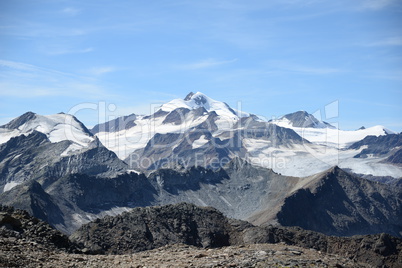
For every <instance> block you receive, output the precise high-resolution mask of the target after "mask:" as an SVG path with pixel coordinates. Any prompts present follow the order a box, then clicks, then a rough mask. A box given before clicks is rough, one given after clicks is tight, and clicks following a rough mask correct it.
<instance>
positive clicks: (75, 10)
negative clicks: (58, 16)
mask: <svg viewBox="0 0 402 268" xmlns="http://www.w3.org/2000/svg"><path fill="white" fill-rule="evenodd" d="M61 12H62V13H64V14H66V15H69V16H77V15H78V14H79V13H80V12H81V9H78V8H74V7H66V8H64V9H63V10H62V11H61Z"/></svg>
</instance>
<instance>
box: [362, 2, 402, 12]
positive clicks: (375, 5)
mask: <svg viewBox="0 0 402 268" xmlns="http://www.w3.org/2000/svg"><path fill="white" fill-rule="evenodd" d="M397 1H398V0H364V1H362V2H361V3H362V4H361V9H368V10H380V9H383V8H386V7H389V6H392V5H393V4H395V3H396V2H397Z"/></svg>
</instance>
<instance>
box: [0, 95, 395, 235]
mask: <svg viewBox="0 0 402 268" xmlns="http://www.w3.org/2000/svg"><path fill="white" fill-rule="evenodd" d="M401 135H402V134H397V133H393V132H392V131H390V130H388V129H386V128H384V127H382V126H374V127H371V128H365V129H359V130H356V131H342V130H339V129H337V128H336V127H335V126H333V125H331V124H330V123H327V122H323V121H321V120H318V119H317V118H315V117H314V116H313V115H311V114H308V113H307V112H305V111H299V112H295V113H291V114H288V115H285V116H283V117H280V118H278V119H276V120H271V121H266V120H263V119H261V118H260V117H258V116H256V115H253V114H250V113H246V112H242V111H238V110H235V109H232V108H231V107H229V105H227V104H226V103H224V102H220V101H216V100H213V99H211V98H209V97H208V96H206V95H204V94H202V93H200V92H197V93H190V94H188V95H187V96H186V97H185V98H184V99H175V100H172V101H170V102H168V103H166V104H164V105H162V106H161V107H160V108H159V109H158V110H156V112H155V113H153V114H151V115H147V116H144V115H135V114H131V115H128V116H123V117H119V118H116V119H114V120H112V121H108V122H103V123H101V124H98V125H96V126H94V127H93V128H92V129H90V130H89V129H88V128H87V127H85V125H84V124H83V123H81V122H80V121H79V120H78V119H77V118H75V117H74V116H72V115H68V114H63V113H61V114H55V115H48V116H42V115H38V114H35V113H32V112H27V113H25V114H23V115H21V116H20V117H18V118H16V119H14V120H12V121H11V122H9V123H8V124H6V125H3V126H0V189H1V191H2V193H1V194H0V203H1V204H4V205H10V206H14V207H16V208H20V209H24V210H26V211H28V212H29V213H30V214H31V215H33V216H35V217H38V218H40V219H43V220H45V221H47V222H49V223H50V224H51V225H52V226H54V227H56V228H57V229H59V230H61V231H63V232H64V233H67V234H70V233H72V232H73V231H74V230H76V229H77V228H79V227H80V226H81V225H82V224H85V223H87V222H90V221H93V220H95V219H96V218H100V217H104V216H105V215H117V214H120V213H122V212H123V211H128V210H130V209H132V208H135V207H143V206H150V205H167V204H172V203H180V202H190V203H193V204H196V205H200V206H213V207H215V208H217V209H219V210H220V211H222V212H223V213H224V214H225V215H226V216H229V217H233V218H237V219H243V220H248V221H250V222H251V223H253V224H257V225H261V226H268V225H270V224H273V225H282V226H300V227H302V228H305V229H309V230H314V231H319V232H322V233H325V234H328V235H341V236H349V235H355V234H372V233H379V232H386V233H389V234H392V235H394V236H402V225H401V222H402V205H401V204H402V191H401V183H399V182H400V180H399V179H400V178H401V177H402V166H401V163H402V162H401V149H402V148H401V140H402V139H401ZM357 174H359V175H357ZM362 176H366V177H367V176H368V177H370V180H368V179H367V178H362ZM380 177H381V178H383V177H390V178H392V183H380V182H378V181H379V180H376V178H380ZM383 181H384V180H383ZM389 181H390V180H388V182H389Z"/></svg>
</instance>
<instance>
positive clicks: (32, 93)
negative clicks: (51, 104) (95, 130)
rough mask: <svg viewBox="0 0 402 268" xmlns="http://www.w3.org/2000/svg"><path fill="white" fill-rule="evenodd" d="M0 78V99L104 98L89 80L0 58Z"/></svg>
mask: <svg viewBox="0 0 402 268" xmlns="http://www.w3.org/2000/svg"><path fill="white" fill-rule="evenodd" d="M0 79H1V82H0V88H1V90H0V96H8V97H20V98H37V97H51V96H70V97H80V96H84V95H85V97H86V98H99V97H100V96H103V97H107V96H108V95H107V94H106V92H105V90H104V89H103V87H102V86H99V84H98V82H97V81H96V80H94V79H92V78H88V77H85V76H80V75H76V74H72V73H66V72H60V71H58V70H53V69H48V68H42V67H39V66H35V65H32V64H28V63H22V62H14V61H8V60H1V59H0Z"/></svg>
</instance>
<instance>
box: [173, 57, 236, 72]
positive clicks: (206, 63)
mask: <svg viewBox="0 0 402 268" xmlns="http://www.w3.org/2000/svg"><path fill="white" fill-rule="evenodd" d="M236 61H237V59H232V60H224V61H221V60H216V59H205V60H201V61H197V62H192V63H187V64H180V65H176V66H175V67H177V68H178V69H183V70H197V69H207V68H212V67H216V66H220V65H225V64H230V63H234V62H236Z"/></svg>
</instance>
